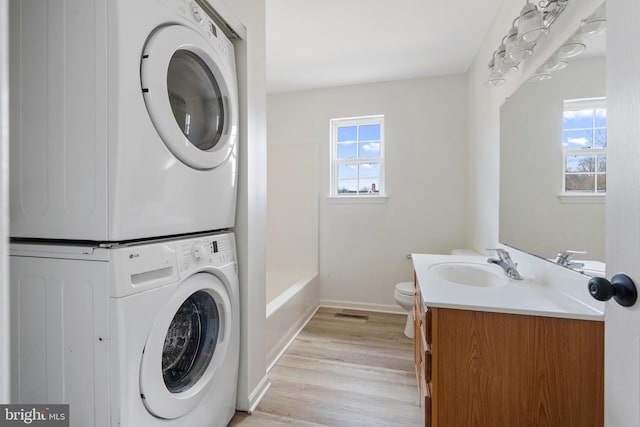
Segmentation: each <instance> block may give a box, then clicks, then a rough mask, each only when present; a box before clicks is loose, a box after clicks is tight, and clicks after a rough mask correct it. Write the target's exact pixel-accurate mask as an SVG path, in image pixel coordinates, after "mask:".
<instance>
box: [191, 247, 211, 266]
mask: <svg viewBox="0 0 640 427" xmlns="http://www.w3.org/2000/svg"><path fill="white" fill-rule="evenodd" d="M191 255H192V256H193V260H194V261H195V262H200V261H202V260H203V259H204V258H205V257H206V255H207V252H206V251H205V249H204V247H202V245H193V248H191Z"/></svg>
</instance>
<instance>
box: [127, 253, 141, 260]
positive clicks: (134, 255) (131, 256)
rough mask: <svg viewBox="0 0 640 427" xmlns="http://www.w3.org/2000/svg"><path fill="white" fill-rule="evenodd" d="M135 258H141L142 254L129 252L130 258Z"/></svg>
mask: <svg viewBox="0 0 640 427" xmlns="http://www.w3.org/2000/svg"><path fill="white" fill-rule="evenodd" d="M134 258H140V254H138V253H135V254H129V259H134Z"/></svg>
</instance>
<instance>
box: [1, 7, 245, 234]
mask: <svg viewBox="0 0 640 427" xmlns="http://www.w3.org/2000/svg"><path fill="white" fill-rule="evenodd" d="M10 16H11V18H10V22H11V25H10V34H11V44H10V67H11V69H10V71H11V79H10V112H11V123H10V125H11V141H10V144H11V145H10V148H11V150H10V151H11V157H10V161H11V171H10V173H11V195H10V201H11V223H10V232H11V236H12V237H15V238H41V239H71V240H90V241H104V242H116V241H126V240H133V239H142V238H150V237H158V236H170V235H178V234H186V233H192V232H202V231H208V230H222V229H228V228H231V227H233V226H234V219H235V205H236V191H237V159H236V153H237V138H238V95H237V77H236V67H235V54H234V47H233V44H232V43H231V42H230V40H229V39H228V38H227V37H226V36H225V34H224V33H223V32H222V31H221V30H220V28H219V27H218V26H217V25H216V24H215V23H214V21H213V19H212V18H211V16H209V15H208V13H207V11H206V10H205V9H204V8H202V7H200V6H198V5H197V4H196V3H194V2H193V1H192V0H136V1H129V0H71V1H65V2H63V3H59V2H51V1H49V0H34V1H28V2H25V1H15V2H11V4H10Z"/></svg>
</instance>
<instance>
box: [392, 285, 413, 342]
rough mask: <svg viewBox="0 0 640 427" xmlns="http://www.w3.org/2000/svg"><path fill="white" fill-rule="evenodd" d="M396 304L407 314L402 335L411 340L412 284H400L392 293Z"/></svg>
mask: <svg viewBox="0 0 640 427" xmlns="http://www.w3.org/2000/svg"><path fill="white" fill-rule="evenodd" d="M393 297H394V298H395V300H396V303H397V304H398V305H399V306H400V307H402V309H403V310H404V311H406V312H407V323H406V325H405V326H404V334H405V336H406V337H407V338H411V339H413V282H400V283H397V284H396V288H395V290H394V291H393Z"/></svg>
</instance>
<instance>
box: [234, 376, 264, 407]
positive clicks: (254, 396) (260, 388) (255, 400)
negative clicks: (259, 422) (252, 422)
mask: <svg viewBox="0 0 640 427" xmlns="http://www.w3.org/2000/svg"><path fill="white" fill-rule="evenodd" d="M270 387H271V381H269V376H267V375H265V376H264V377H263V378H262V380H261V381H260V383H259V384H258V385H257V386H256V388H254V389H253V391H252V392H251V394H249V405H248V407H247V408H238V409H239V410H241V411H245V412H248V413H249V414H253V411H255V410H256V407H257V406H258V404H260V401H261V400H262V398H263V397H264V395H265V394H267V391H269V388H270Z"/></svg>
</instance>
